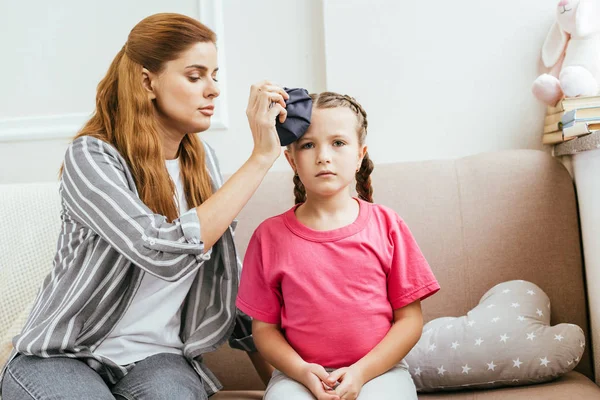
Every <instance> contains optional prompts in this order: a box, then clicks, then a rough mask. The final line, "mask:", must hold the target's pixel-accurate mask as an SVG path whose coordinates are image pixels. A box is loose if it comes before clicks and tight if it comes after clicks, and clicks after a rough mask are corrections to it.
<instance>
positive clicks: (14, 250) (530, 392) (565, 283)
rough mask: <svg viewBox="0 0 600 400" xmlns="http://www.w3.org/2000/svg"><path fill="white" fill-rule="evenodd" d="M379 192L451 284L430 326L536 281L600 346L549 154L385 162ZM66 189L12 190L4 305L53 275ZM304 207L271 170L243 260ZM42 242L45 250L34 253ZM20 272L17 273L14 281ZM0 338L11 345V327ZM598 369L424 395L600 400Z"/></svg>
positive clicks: (428, 315) (231, 364)
mask: <svg viewBox="0 0 600 400" xmlns="http://www.w3.org/2000/svg"><path fill="white" fill-rule="evenodd" d="M373 186H374V189H375V192H374V198H375V201H377V202H378V203H382V204H385V205H388V206H391V207H392V208H394V209H395V210H396V211H397V212H398V213H399V214H400V215H401V216H402V217H403V218H404V220H405V221H406V222H407V223H408V225H409V226H410V228H411V230H412V232H413V233H414V235H415V237H416V238H417V241H418V242H419V244H420V246H421V248H422V250H423V252H424V254H425V256H426V257H427V259H428V260H429V262H430V264H431V266H432V268H433V270H434V272H435V274H436V276H437V278H438V280H439V282H440V284H441V286H442V290H441V291H440V292H439V293H438V294H436V295H435V296H433V297H431V298H430V299H428V300H426V301H425V302H424V303H423V309H424V313H425V319H426V320H430V319H432V318H436V317H441V316H459V315H464V314H465V313H466V312H467V311H468V310H470V309H471V308H472V307H474V306H475V305H476V304H477V302H478V301H479V298H480V297H481V296H482V294H483V293H485V292H486V291H487V290H488V289H489V288H491V287H492V286H494V285H495V284H497V283H499V282H502V281H507V280H512V279H524V280H528V281H531V282H533V283H536V284H537V285H538V286H540V287H541V288H542V289H543V290H544V291H545V292H546V293H547V294H548V296H549V297H550V300H551V302H552V324H556V323H559V322H570V323H574V324H577V325H579V326H581V327H582V328H583V330H584V332H585V335H586V339H587V340H586V342H587V343H588V344H589V343H592V341H593V339H595V338H597V337H598V336H597V335H598V333H599V332H590V324H589V315H590V314H591V315H594V316H596V315H597V314H598V313H600V304H590V305H589V307H588V304H587V297H586V282H585V273H584V268H583V262H582V252H581V241H580V235H579V222H578V216H577V202H576V196H575V191H574V188H573V183H572V180H571V178H570V176H569V174H568V172H567V171H566V169H565V168H564V167H563V166H562V165H561V164H560V163H558V162H557V161H556V160H555V159H553V158H551V157H550V156H548V155H547V154H545V153H543V152H539V151H533V150H515V151H505V152H497V153H488V154H482V155H477V156H472V157H466V158H463V159H459V160H443V161H425V162H411V163H397V164H380V165H377V166H376V169H375V171H374V175H373ZM55 189H56V185H53V184H38V185H4V186H2V185H0V204H2V209H0V218H2V224H1V225H0V238H2V240H0V254H3V257H2V258H0V260H2V259H3V260H7V262H8V263H10V264H7V265H4V264H2V265H1V266H0V293H2V297H5V296H7V295H8V293H9V291H10V290H12V291H13V292H14V291H17V292H18V293H20V294H21V295H22V294H23V293H24V292H26V291H29V292H30V291H31V290H34V289H32V288H35V287H36V286H37V285H38V282H39V279H41V278H40V277H41V276H44V275H45V271H44V269H45V270H46V271H47V270H48V269H49V267H50V263H51V259H52V256H53V250H54V246H55V243H54V241H55V238H56V236H57V234H58V230H57V229H58V224H59V221H58V213H57V210H58V194H57V192H56V190H55ZM292 204H293V196H292V176H291V173H289V172H271V173H269V175H268V176H267V177H266V178H265V180H264V182H263V184H262V185H261V187H260V188H259V190H258V192H257V193H256V195H255V196H254V197H253V198H252V199H251V201H250V203H249V204H248V205H247V206H246V207H245V209H244V210H243V212H242V213H241V214H240V216H239V225H238V228H237V232H236V241H237V244H238V248H239V251H240V255H241V256H243V254H244V252H245V249H246V245H247V243H248V240H249V238H250V235H251V234H252V232H253V230H254V229H255V228H256V226H257V225H258V224H259V223H260V222H261V221H262V220H263V219H265V218H267V217H269V216H271V215H274V214H277V213H281V212H283V211H285V210H286V209H288V208H289V207H290V206H291V205H292ZM32 210H33V212H31V211H32ZM39 216H41V219H40V217H39ZM18 225H20V226H22V228H21V227H18ZM15 228H18V229H15ZM32 242H34V243H39V244H40V248H39V249H36V250H35V251H32V250H30V247H31V243H32ZM19 248H21V249H25V251H24V252H23V251H20V250H19ZM5 254H13V255H14V257H13V258H11V257H10V256H9V257H8V258H7V257H5ZM17 267H18V268H17ZM11 269H12V270H13V273H12V274H6V273H4V272H5V271H7V270H11ZM16 269H18V270H19V273H18V274H14V271H16ZM3 271H4V272H3ZM3 273H4V275H3ZM36 280H38V281H36ZM27 295H30V294H27ZM4 304H5V305H6V302H4ZM1 307H4V308H1ZM12 307H15V305H14V302H13V305H12ZM16 311H17V310H14V312H13V313H12V314H11V316H10V318H6V319H0V329H3V327H2V325H1V324H9V325H11V326H13V327H14V326H16V325H18V318H19V314H21V315H22V314H23V312H22V311H21V312H20V313H19V312H16ZM2 313H4V314H6V313H7V307H6V306H2V304H0V318H3V317H4V316H3V315H2ZM13 329H14V328H13ZM0 334H4V337H6V335H7V333H6V329H4V331H2V330H0ZM0 354H1V353H0ZM206 362H207V363H208V364H209V366H210V367H211V368H212V369H213V371H214V372H215V373H216V374H217V376H219V378H220V379H221V381H222V382H223V383H224V385H225V390H224V391H222V392H220V393H219V394H217V395H216V396H214V397H213V398H214V399H260V398H261V397H262V392H261V390H262V389H264V385H263V384H262V383H261V381H260V380H259V378H258V375H257V374H256V372H254V370H253V368H252V366H251V364H250V362H249V360H248V358H247V357H246V355H245V354H244V353H242V352H240V351H234V350H231V349H229V348H228V347H223V348H221V349H220V350H219V351H217V352H215V353H212V354H208V355H207V356H206ZM594 367H595V368H596V371H599V372H600V354H595V355H594V354H592V349H591V348H590V347H589V346H588V348H587V349H586V351H585V353H584V355H583V358H582V360H581V362H580V363H579V365H578V366H577V368H576V369H575V371H573V372H570V373H568V374H567V375H565V376H564V377H562V378H560V379H558V380H557V381H554V382H551V383H546V384H539V385H532V386H523V387H517V388H505V389H494V390H485V391H464V392H455V393H436V394H427V395H420V396H419V398H420V399H445V398H451V399H481V400H484V399H485V400H487V399H506V400H513V399H527V400H531V399H596V398H597V399H600V388H598V386H597V385H596V384H595V383H594V373H593V371H594ZM597 381H598V380H597ZM399 398H400V397H399Z"/></svg>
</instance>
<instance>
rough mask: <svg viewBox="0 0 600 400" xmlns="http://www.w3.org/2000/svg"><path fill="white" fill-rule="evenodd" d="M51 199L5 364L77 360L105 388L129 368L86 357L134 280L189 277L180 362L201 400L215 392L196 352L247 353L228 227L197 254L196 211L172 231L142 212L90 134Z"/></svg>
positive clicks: (125, 172) (212, 166)
mask: <svg viewBox="0 0 600 400" xmlns="http://www.w3.org/2000/svg"><path fill="white" fill-rule="evenodd" d="M205 151H206V165H207V168H208V170H209V172H210V176H211V178H212V183H213V189H214V190H216V189H218V188H219V187H220V186H221V185H222V177H221V174H220V172H219V167H218V164H217V160H216V157H215V154H214V152H213V150H212V149H211V148H210V147H208V146H207V145H205ZM59 191H60V196H61V203H62V212H61V220H62V228H61V231H60V236H59V238H58V244H57V251H56V256H55V258H54V268H53V269H52V271H51V273H50V274H49V275H48V276H47V277H46V279H45V280H44V282H43V284H42V287H41V289H40V291H39V293H38V295H37V298H36V301H35V305H34V307H33V309H32V311H31V314H30V315H29V318H28V320H27V323H26V325H25V327H24V328H23V331H22V332H21V334H19V335H18V336H16V337H15V338H14V339H13V345H14V347H15V351H14V352H13V355H12V357H11V359H12V358H13V357H14V356H16V354H18V353H20V354H25V355H35V356H38V357H73V358H78V359H81V360H82V361H85V362H86V363H87V364H88V365H89V366H90V367H92V368H93V369H94V370H96V371H97V372H98V373H99V374H100V375H101V376H102V377H103V378H104V379H105V381H107V382H108V383H110V384H114V383H116V382H117V381H119V380H120V379H121V378H122V377H123V376H124V375H125V374H127V372H128V371H130V370H131V369H132V368H133V367H134V364H130V365H126V366H119V365H116V364H115V363H113V362H111V361H110V360H108V359H106V358H103V357H101V356H98V355H95V354H94V350H95V349H96V347H98V345H99V344H100V343H101V342H102V341H103V340H104V339H105V338H106V337H107V336H108V334H109V333H110V332H111V331H112V329H113V328H114V327H115V325H116V324H117V322H118V321H119V320H120V319H121V317H122V316H123V315H124V314H125V311H126V310H127V308H128V307H129V304H130V303H131V301H132V299H133V297H134V296H135V293H136V291H137V289H138V287H139V285H140V282H141V280H142V276H143V275H144V274H152V275H154V276H156V277H158V278H161V279H164V280H166V281H176V280H178V279H180V278H181V277H183V276H185V275H187V274H188V273H189V272H191V271H197V275H196V278H195V280H194V282H193V284H192V287H191V289H190V292H189V294H188V296H187V297H186V300H185V303H184V306H183V310H182V317H181V330H180V336H181V339H182V341H183V346H184V347H183V355H184V356H185V357H186V359H187V360H188V361H189V362H190V364H191V365H192V366H193V368H194V369H195V371H196V372H197V373H198V374H199V375H200V377H201V378H202V381H203V383H204V386H205V389H206V391H207V393H208V394H209V395H211V394H213V393H215V392H217V391H218V390H220V389H221V388H222V385H221V384H220V382H219V381H218V380H217V378H216V377H215V376H214V375H213V374H212V373H211V372H210V371H209V369H208V368H207V367H206V366H205V365H204V364H203V363H202V354H203V353H206V352H210V351H213V350H215V349H217V348H218V347H219V346H220V345H221V344H223V343H224V342H225V341H226V340H227V339H228V338H229V342H230V345H231V346H232V347H236V348H239V349H243V350H246V351H256V348H255V347H254V344H253V341H252V336H251V334H250V319H249V318H248V317H247V316H246V315H244V314H242V313H241V312H240V311H239V310H236V307H235V298H236V295H237V289H238V282H239V276H240V269H241V265H240V262H239V259H238V257H237V255H236V250H235V246H234V242H233V233H234V229H235V225H236V221H234V222H233V223H232V224H231V226H230V227H229V229H227V231H225V233H224V234H223V236H222V237H221V238H220V239H219V240H218V241H217V243H216V244H215V245H214V246H213V248H212V251H211V252H209V253H207V254H203V253H204V244H203V243H202V241H201V238H200V222H199V219H198V216H197V214H196V210H195V209H193V208H192V209H191V210H189V211H188V212H186V213H184V214H182V215H181V216H180V218H179V219H177V220H175V221H173V222H172V223H170V222H167V220H166V218H165V217H164V216H162V215H159V214H155V213H154V212H152V211H151V210H150V209H149V208H148V207H147V206H146V205H145V204H144V203H143V202H142V201H141V200H140V198H139V196H138V192H137V189H136V186H135V182H134V179H133V176H132V174H131V171H130V169H129V167H128V165H127V163H126V161H125V159H124V158H123V157H122V156H121V155H120V154H119V152H118V151H117V150H116V149H115V148H114V147H113V146H112V145H110V144H108V143H106V142H104V141H101V140H99V139H96V138H93V137H91V136H84V137H80V138H78V139H76V140H74V141H73V143H72V144H71V145H70V146H69V148H68V150H67V152H66V154H65V161H64V172H63V176H62V178H61V182H60V189H59ZM33 229H34V228H33ZM236 322H237V323H236ZM1 378H2V377H1V376H0V381H1Z"/></svg>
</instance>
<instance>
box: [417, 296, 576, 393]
mask: <svg viewBox="0 0 600 400" xmlns="http://www.w3.org/2000/svg"><path fill="white" fill-rule="evenodd" d="M513 289H514V290H511V289H507V288H506V289H503V290H501V293H502V294H503V295H504V296H503V297H501V299H503V300H497V299H498V297H496V301H495V302H494V303H490V304H487V305H485V306H484V307H485V308H487V309H493V308H495V310H494V314H496V315H495V316H494V317H493V318H490V319H487V320H486V319H485V313H483V314H481V315H480V314H478V313H477V312H473V313H468V314H467V317H466V321H465V320H463V322H462V323H464V324H465V325H463V326H468V327H469V328H472V329H469V330H467V332H470V335H473V332H479V333H476V334H477V336H475V339H474V342H471V343H473V344H472V346H473V347H471V345H470V344H469V342H468V341H466V340H464V339H463V340H461V339H460V337H458V336H456V338H457V339H458V340H454V341H452V342H451V343H450V344H448V343H449V342H450V341H443V340H442V339H441V338H440V337H439V336H437V335H438V334H440V333H441V334H442V335H443V334H444V333H443V332H445V331H446V330H450V329H452V328H455V326H456V325H457V324H456V322H453V323H446V324H443V325H441V326H440V325H438V326H437V327H436V328H429V329H427V330H426V331H425V332H424V334H430V333H432V332H433V331H434V330H435V332H436V333H435V335H434V336H430V337H428V338H426V339H423V340H427V342H428V343H427V344H426V345H425V346H423V347H422V351H426V352H427V353H431V354H432V355H431V357H432V360H433V359H436V358H437V359H439V361H442V360H444V358H443V357H444V356H445V355H447V354H448V351H452V354H453V355H452V356H451V357H453V359H455V360H456V363H457V364H456V365H454V363H453V365H450V366H448V361H447V359H446V366H447V367H448V368H449V369H446V368H445V366H444V365H440V363H439V361H438V363H437V364H433V365H431V364H430V366H427V367H424V366H423V364H421V365H418V364H419V363H418V362H415V361H414V360H413V361H411V364H414V365H417V366H416V368H410V369H409V370H410V371H411V372H412V375H413V377H419V379H418V380H421V379H423V380H425V379H430V378H432V375H433V376H436V377H438V378H439V377H444V382H445V383H447V382H450V381H448V380H449V379H454V378H456V379H458V377H459V376H462V377H463V378H462V379H463V382H464V380H467V379H480V376H481V375H482V374H483V376H484V377H485V378H484V379H485V382H486V385H489V384H492V385H493V384H494V383H495V382H501V381H504V382H507V383H509V382H513V384H519V382H521V381H523V382H526V381H528V379H530V378H529V377H528V376H527V379H524V380H523V379H522V380H520V379H515V375H516V374H518V375H516V376H518V377H519V378H521V375H522V374H523V373H527V374H530V373H531V372H532V371H543V370H547V371H549V372H546V373H543V372H539V373H542V374H552V376H557V371H556V370H557V366H559V365H560V364H561V363H562V362H559V361H558V360H557V361H554V363H553V359H552V357H553V354H554V353H550V354H547V355H545V356H544V357H540V355H543V354H540V355H534V354H531V352H528V351H527V349H529V348H530V347H533V346H539V345H540V344H541V343H546V344H547V343H548V341H555V342H554V343H555V345H554V346H561V345H559V344H558V343H556V342H559V343H562V342H563V341H564V342H566V343H567V344H569V343H572V339H573V338H572V337H571V338H570V336H571V334H570V331H569V330H562V331H561V333H559V334H555V333H554V332H552V333H548V334H546V332H544V331H543V330H538V329H537V328H535V329H534V330H532V331H530V332H527V331H525V332H523V331H518V332H513V331H512V330H507V331H506V332H504V333H502V331H500V332H498V331H497V330H496V332H497V333H494V335H493V336H492V335H491V331H492V330H493V329H495V328H492V327H499V328H500V327H504V329H506V327H509V329H512V326H515V327H516V326H519V325H515V324H514V322H517V321H519V322H525V321H530V322H537V321H538V319H539V318H541V317H544V312H548V313H549V312H550V311H549V310H550V303H547V304H546V303H542V304H540V302H539V300H540V299H541V298H542V297H543V296H544V293H540V295H537V293H536V291H534V290H531V289H529V290H525V289H526V287H525V288H524V289H523V288H521V289H519V288H517V289H515V287H513ZM499 293H500V291H497V292H496V294H499ZM515 293H516V295H515ZM524 294H526V296H525V297H526V298H523V297H524V296H523V295H524ZM513 296H521V297H513ZM529 296H537V297H535V298H534V299H532V300H529V299H528V297H529ZM532 301H535V303H533V304H537V306H535V305H533V307H532V303H531V302H532ZM534 310H535V311H534ZM543 310H546V311H543ZM488 313H489V312H488ZM488 315H489V314H488ZM492 315H493V314H492ZM482 317H483V318H482ZM513 318H514V319H513ZM456 321H458V319H456ZM500 321H503V322H500ZM512 321H514V322H512ZM541 322H544V323H545V324H546V325H547V324H548V322H547V321H541ZM458 325H459V327H458V330H460V325H461V324H458ZM568 325H569V326H570V327H576V325H573V324H568ZM521 326H524V325H521ZM444 328H445V329H444ZM442 329H443V331H442ZM455 329H456V328H455ZM500 329H502V328H500ZM511 332H513V333H514V334H513V333H511ZM521 332H523V333H521ZM517 333H518V334H517ZM521 334H523V335H524V336H521ZM513 336H514V337H513ZM471 337H472V336H471ZM551 338H552V339H553V340H552V339H551ZM569 338H570V339H571V342H569ZM468 339H469V340H473V339H471V338H470V337H469V338H468ZM529 341H531V342H532V343H531V344H527V343H529ZM533 342H536V343H538V342H541V343H540V344H537V345H534V344H533ZM497 343H503V344H505V345H506V346H503V347H502V348H503V349H504V350H502V352H505V351H508V350H509V349H510V348H511V347H513V346H517V348H521V349H523V350H524V353H521V354H519V353H516V354H515V353H514V352H513V353H512V354H510V356H512V357H510V358H509V357H506V356H502V357H503V358H501V359H498V358H497V357H500V356H498V355H495V356H494V357H495V359H494V360H490V359H488V360H481V359H480V360H481V361H483V364H479V363H480V362H481V361H479V362H474V361H473V359H468V361H469V362H470V364H471V365H469V363H467V362H465V361H467V360H463V362H465V364H464V365H463V364H462V363H461V364H458V360H459V359H460V358H458V357H461V356H462V355H464V354H469V353H470V352H473V351H479V350H480V351H481V352H482V355H483V354H488V356H489V355H492V354H495V353H493V351H495V350H496V349H497V346H498V344H497ZM463 345H464V346H463ZM446 346H448V347H446ZM438 347H440V350H438V351H437V352H436V349H437V348H438ZM577 347H581V348H582V349H583V348H584V347H585V342H584V341H582V340H580V341H579V346H577ZM463 348H464V350H463ZM581 351H583V350H581ZM465 352H466V353H465ZM580 354H581V353H580ZM517 356H519V357H517ZM504 357H506V358H504ZM496 361H498V364H496ZM579 361H580V357H574V358H572V359H568V360H565V361H564V364H562V365H563V366H564V365H568V366H570V368H573V364H577V363H578V362H579ZM552 366H555V368H553V367H552ZM509 371H512V372H510V373H511V374H512V376H510V375H509V376H506V378H504V377H503V379H502V380H500V381H499V380H498V379H499V375H498V374H502V376H504V374H506V373H507V372H509ZM467 375H469V376H470V378H467ZM428 377H429V378H428ZM494 379H495V380H494ZM466 382H469V381H466ZM415 383H417V380H415ZM464 385H465V386H472V385H474V384H472V383H465V384H464ZM418 386H419V385H417V387H418ZM437 387H440V388H441V386H437Z"/></svg>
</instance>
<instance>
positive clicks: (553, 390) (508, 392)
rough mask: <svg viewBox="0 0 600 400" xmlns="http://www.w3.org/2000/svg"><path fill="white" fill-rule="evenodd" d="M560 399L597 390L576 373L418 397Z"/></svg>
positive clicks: (225, 399)
mask: <svg viewBox="0 0 600 400" xmlns="http://www.w3.org/2000/svg"><path fill="white" fill-rule="evenodd" d="M262 395H263V392H262V391H242V390H224V391H221V392H219V393H217V394H216V395H214V396H213V397H211V400H260V399H262ZM446 399H449V400H537V399H539V400H564V399H590V400H591V399H600V388H598V386H596V385H595V384H594V383H593V382H592V381H590V380H589V379H588V378H586V377H585V376H583V375H582V374H580V373H578V372H569V373H568V374H566V375H564V376H562V377H561V378H559V379H558V380H556V381H553V382H550V383H543V384H539V385H531V386H523V387H517V388H502V389H492V390H484V391H481V390H476V391H470V390H467V391H461V392H453V393H428V394H419V400H446Z"/></svg>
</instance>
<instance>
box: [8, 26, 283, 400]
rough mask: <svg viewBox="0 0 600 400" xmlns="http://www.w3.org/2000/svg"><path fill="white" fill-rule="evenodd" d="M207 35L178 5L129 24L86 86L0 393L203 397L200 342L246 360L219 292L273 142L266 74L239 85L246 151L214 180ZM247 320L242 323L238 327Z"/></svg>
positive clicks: (89, 399) (277, 92) (276, 91)
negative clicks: (55, 226)
mask: <svg viewBox="0 0 600 400" xmlns="http://www.w3.org/2000/svg"><path fill="white" fill-rule="evenodd" d="M215 42H216V37H215V34H214V33H213V32H212V31H211V30H210V29H208V28H207V27H206V26H204V25H203V24H201V23H200V22H198V21H196V20H194V19H192V18H189V17H186V16H184V15H179V14H156V15H153V16H150V17H148V18H146V19H144V20H143V21H141V22H140V23H138V24H137V25H136V26H135V27H134V28H133V30H132V31H131V33H130V34H129V36H128V39H127V42H126V43H125V45H124V46H123V48H122V49H121V51H119V53H118V54H117V56H116V57H115V59H114V61H113V62H112V64H111V66H110V67H109V69H108V72H107V74H106V77H105V78H104V79H103V80H102V81H101V82H100V84H99V85H98V93H97V96H96V112H95V114H94V115H93V116H92V118H91V119H90V120H89V121H88V122H87V123H86V124H85V126H84V127H83V129H82V130H81V132H80V133H79V134H78V135H77V136H76V138H75V139H74V140H73V142H72V143H71V145H70V146H69V148H68V150H67V152H66V155H65V160H64V168H63V169H62V171H61V172H62V173H61V181H60V195H61V204H62V213H61V220H62V228H61V232H60V236H59V239H58V246H57V252H56V256H55V258H54V268H53V269H52V271H51V273H50V274H49V275H48V276H47V278H46V279H45V280H44V283H43V285H42V287H41V289H40V292H39V294H38V296H37V299H36V302H35V305H34V307H33V310H32V311H31V314H30V316H29V318H28V321H27V323H26V325H25V327H24V328H23V331H22V332H21V334H20V335H18V336H17V337H15V339H14V340H13V344H14V347H15V351H14V352H13V355H12V358H11V361H9V363H8V364H7V366H6V368H5V371H4V372H5V373H4V374H3V375H4V378H3V379H2V377H0V379H2V397H3V399H4V400H15V399H16V400H18V399H32V398H35V399H57V398H60V399H78V400H79V399H86V400H104V399H106V400H109V399H112V400H114V399H115V398H116V399H137V400H144V399H177V400H185V399H190V400H191V399H194V400H197V399H207V398H208V396H210V395H212V394H213V393H215V392H216V391H217V390H219V388H220V387H221V386H220V384H219V382H218V380H217V379H216V377H215V376H214V375H213V374H212V373H211V372H210V371H209V370H208V368H207V367H206V366H205V365H204V364H203V363H202V354H203V353H206V352H209V351H213V350H215V349H216V348H217V347H218V346H220V345H221V344H222V343H223V342H225V341H227V339H228V338H229V339H230V343H231V344H232V345H233V346H234V347H237V348H241V349H244V350H247V351H249V354H250V358H251V359H252V360H253V362H255V365H256V366H257V368H258V369H259V370H263V371H267V370H269V368H270V367H269V366H268V365H266V364H265V363H264V362H261V358H260V357H258V356H257V355H258V353H257V352H255V351H254V345H253V343H252V338H251V335H250V320H249V318H247V317H245V316H243V315H241V314H238V313H237V312H236V309H235V305H234V299H235V296H236V293H237V287H238V272H239V270H238V265H237V261H236V260H237V257H236V251H235V246H234V242H233V229H234V227H235V224H234V217H235V216H236V215H237V214H238V213H239V211H240V210H241V209H242V207H243V206H244V205H245V204H246V202H247V201H248V199H249V198H250V196H251V195H252V193H253V192H254V191H255V189H256V188H257V187H258V185H259V184H260V182H261V180H262V179H263V177H264V176H265V174H266V173H267V171H268V169H269V168H270V167H271V165H272V164H273V162H274V161H275V160H276V159H277V157H278V156H279V154H280V153H281V145H280V142H279V140H278V139H277V133H276V129H275V118H277V117H278V116H279V118H280V121H283V120H284V119H285V115H286V111H285V109H284V107H285V102H284V99H285V98H287V97H288V95H287V93H286V92H285V91H284V90H283V89H282V88H280V87H278V86H275V85H273V84H270V83H269V82H263V83H260V84H257V85H254V86H253V87H252V89H251V92H250V99H249V103H248V110H247V116H248V120H249V122H250V128H251V131H252V136H253V139H254V150H253V152H252V155H251V156H250V157H249V158H248V160H247V161H246V162H245V163H244V164H243V165H242V166H241V167H240V169H239V170H238V171H237V172H235V173H234V174H233V175H232V176H231V177H230V178H229V180H228V181H227V182H226V183H224V184H223V181H222V178H221V176H220V172H219V169H218V164H217V160H216V157H215V155H214V153H213V152H212V149H210V148H209V147H208V146H207V145H206V144H204V143H203V142H202V141H201V140H200V139H199V138H198V136H197V135H196V132H202V131H205V130H207V129H208V128H209V127H210V122H211V116H212V115H213V112H214V107H215V99H216V98H217V96H219V87H218V84H217V83H216V82H217V70H218V65H217V48H216V46H215ZM246 324H247V326H246Z"/></svg>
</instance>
